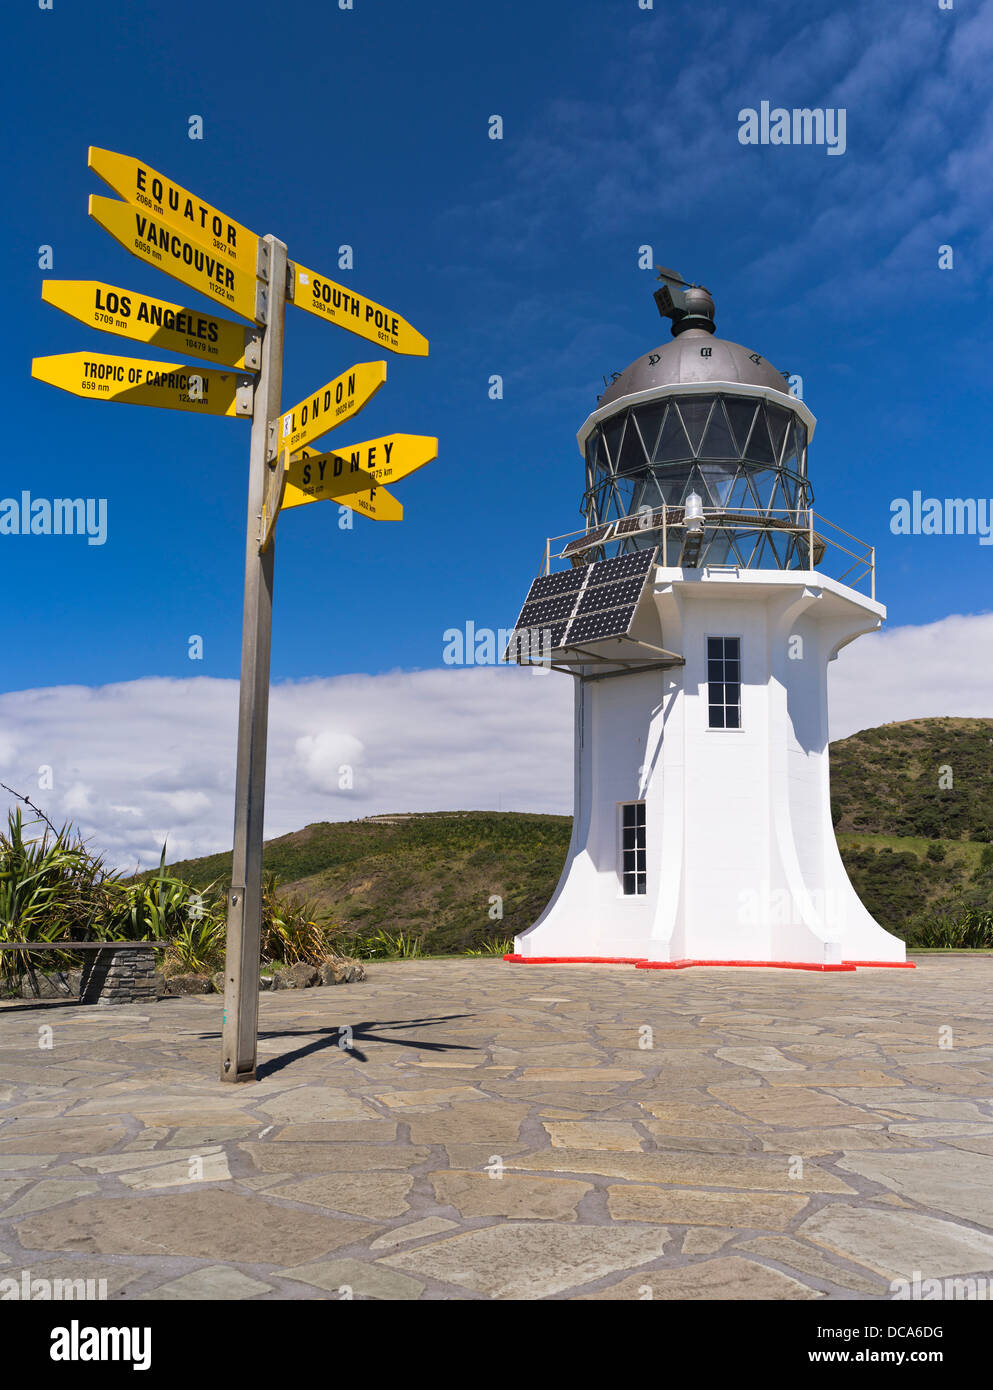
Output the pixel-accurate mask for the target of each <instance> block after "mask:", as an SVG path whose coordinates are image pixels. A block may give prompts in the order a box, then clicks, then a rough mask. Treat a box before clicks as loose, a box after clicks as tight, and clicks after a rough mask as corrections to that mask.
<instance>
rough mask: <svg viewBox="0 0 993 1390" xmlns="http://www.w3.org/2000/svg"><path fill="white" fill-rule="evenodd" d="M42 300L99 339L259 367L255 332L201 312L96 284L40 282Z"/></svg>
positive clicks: (89, 282)
mask: <svg viewBox="0 0 993 1390" xmlns="http://www.w3.org/2000/svg"><path fill="white" fill-rule="evenodd" d="M41 297H42V299H43V300H44V301H45V303H46V304H51V305H53V306H54V307H55V308H56V309H61V310H62V312H63V313H64V314H70V315H71V316H72V317H73V318H74V319H78V320H79V322H80V323H86V324H89V326H90V327H91V328H99V329H100V331H101V332H102V333H116V334H117V335H118V337H121V338H130V339H131V341H132V342H138V343H150V344H151V345H152V346H153V347H158V348H162V349H163V350H164V351H166V352H180V353H183V354H185V355H186V356H187V357H202V358H203V359H204V360H205V361H206V362H209V363H221V364H222V365H223V366H225V367H238V368H240V369H241V370H246V369H247V370H255V371H257V370H258V367H259V361H260V358H259V352H260V347H259V344H260V341H261V335H260V333H259V330H258V329H255V328H246V327H245V325H244V324H243V323H235V321H234V320H233V319H220V318H217V316H216V315H214V314H210V313H208V312H207V310H205V309H184V308H183V306H182V305H181V304H171V303H169V301H168V300H165V299H153V298H152V296H151V295H148V294H138V293H136V291H134V290H124V289H121V287H120V286H119V285H104V284H102V283H101V282H100V281H99V280H43V281H42V282H41Z"/></svg>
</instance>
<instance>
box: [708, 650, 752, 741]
mask: <svg viewBox="0 0 993 1390" xmlns="http://www.w3.org/2000/svg"><path fill="white" fill-rule="evenodd" d="M718 638H719V639H720V640H721V641H722V642H728V641H731V642H737V643H738V686H739V689H738V724H737V727H734V728H728V726H727V724H725V725H723V727H719V726H717V725H715V724H711V722H710V643H711V641H712V640H716V639H718ZM743 647H744V638H743V637H742V634H741V633H740V632H706V633H704V637H703V666H704V671H703V684H704V691H705V693H706V697H707V698H706V699H705V700H704V709H705V711H706V714H707V720H706V726H705V727H706V729H707V732H708V733H709V734H740V733H741V732H742V730H743V729H744V727H745V709H744V699H743V694H744V688H745V682H744V679H743V676H744V665H745V658H744V654H743V651H742V649H743ZM722 684H726V682H722ZM721 708H722V709H724V710H727V709H729V708H733V706H728V705H722V706H721Z"/></svg>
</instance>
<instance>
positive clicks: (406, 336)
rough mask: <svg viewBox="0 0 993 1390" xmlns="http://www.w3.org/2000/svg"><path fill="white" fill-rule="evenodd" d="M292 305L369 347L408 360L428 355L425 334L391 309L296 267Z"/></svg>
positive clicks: (305, 269) (311, 271) (301, 267)
mask: <svg viewBox="0 0 993 1390" xmlns="http://www.w3.org/2000/svg"><path fill="white" fill-rule="evenodd" d="M292 302H293V303H294V304H295V305H296V306H297V308H298V309H306V310H307V312H308V313H310V314H316V315H317V317H318V318H321V319H329V320H330V322H331V323H336V324H337V325H338V327H339V328H347V329H348V331H349V333H357V334H358V336H359V337H360V338H368V340H369V342H371V343H381V344H382V346H383V347H387V348H389V349H390V351H391V352H402V353H406V354H407V355H408V356H410V357H427V355H428V340H427V338H425V337H424V334H423V333H418V331H417V329H416V328H413V327H412V326H411V325H410V324H409V323H408V322H407V320H406V319H403V318H401V317H400V315H399V314H397V313H394V311H393V310H392V309H384V308H383V306H382V304H376V303H375V302H374V301H373V300H371V299H366V297H365V296H364V295H361V294H355V293H354V292H353V291H352V290H349V289H346V288H345V286H344V285H336V284H335V282H334V281H333V280H328V279H326V278H325V277H324V276H323V275H318V274H316V273H315V272H314V271H313V270H308V269H307V268H306V267H305V266H302V265H299V264H296V263H295V264H294V266H293V301H292Z"/></svg>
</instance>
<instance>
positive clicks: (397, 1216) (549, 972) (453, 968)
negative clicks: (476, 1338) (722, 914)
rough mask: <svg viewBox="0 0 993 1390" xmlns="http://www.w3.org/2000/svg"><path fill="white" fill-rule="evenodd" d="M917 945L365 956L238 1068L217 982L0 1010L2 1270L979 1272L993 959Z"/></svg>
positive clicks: (991, 1161)
mask: <svg viewBox="0 0 993 1390" xmlns="http://www.w3.org/2000/svg"><path fill="white" fill-rule="evenodd" d="M918 965H919V968H918V969H917V970H914V971H909V970H859V971H858V972H857V973H855V974H829V975H818V974H814V973H807V972H791V971H779V970H761V969H753V970H747V971H745V970H738V971H733V970H715V969H697V970H690V971H686V972H680V973H675V972H674V973H672V974H670V973H668V972H666V973H661V972H649V971H636V970H634V969H632V968H628V967H623V966H621V967H614V966H525V965H507V964H504V963H503V962H502V961H499V960H464V961H409V962H397V963H390V964H372V965H370V966H369V967H368V970H369V978H368V979H367V980H366V981H365V982H364V983H359V984H352V985H348V986H344V987H337V988H324V989H312V990H295V991H280V992H279V993H277V994H269V995H263V996H262V998H261V1001H260V1031H261V1045H260V1075H261V1078H262V1079H261V1080H260V1081H259V1082H258V1083H256V1084H251V1083H248V1084H244V1085H237V1086H236V1085H224V1084H222V1083H220V1082H219V1081H218V1080H216V1079H215V1078H216V1071H217V1066H218V1058H219V1052H220V1040H219V1032H218V1030H219V1025H220V1016H221V1000H220V999H219V998H218V997H217V996H216V995H212V996H205V997H195V998H170V999H161V1000H159V1001H158V1002H156V1003H154V1004H151V1005H143V1006H141V1007H140V1008H138V1007H122V1008H119V1009H100V1010H97V1009H94V1008H84V1007H81V1006H78V1005H74V1004H66V1003H62V1002H53V1003H51V1004H48V1003H45V1004H25V1003H21V1002H18V1003H11V1004H7V1005H4V1006H2V1007H0V1280H2V1279H4V1278H9V1277H11V1276H14V1277H17V1278H19V1277H20V1273H21V1271H22V1270H24V1269H29V1270H30V1271H31V1275H32V1277H46V1278H74V1279H75V1278H94V1279H101V1278H103V1279H106V1280H107V1290H108V1295H109V1297H111V1298H126V1299H140V1298H154V1299H163V1298H169V1299H258V1300H265V1299H274V1298H304V1299H306V1298H342V1297H347V1296H353V1297H356V1298H372V1299H391V1300H392V1299H417V1298H423V1299H547V1298H551V1299H559V1298H563V1299H581V1298H590V1299H644V1298H647V1297H654V1298H663V1299H709V1298H741V1299H784V1298H787V1299H830V1298H841V1299H850V1298H864V1299H886V1298H889V1297H891V1290H890V1281H891V1280H893V1279H897V1278H903V1279H912V1278H913V1277H914V1274H915V1272H917V1271H919V1272H920V1275H921V1277H923V1278H948V1277H964V1276H973V1277H975V1276H984V1277H990V1276H993V1103H991V1096H993V1033H991V1028H990V1014H991V999H993V959H991V958H989V957H984V958H973V959H969V958H961V957H945V958H936V957H931V958H927V957H924V958H920V959H919V961H918ZM47 1029H51V1034H49V1033H48V1032H47V1031H46V1030H47ZM340 1029H350V1030H351V1037H350V1041H351V1047H350V1048H346V1047H342V1046H341V1043H342V1042H348V1041H349V1035H348V1034H347V1033H340V1032H339V1030H340ZM48 1042H50V1043H51V1046H46V1044H47V1043H48ZM984 1287H985V1284H984V1283H983V1282H982V1281H979V1288H980V1290H982V1289H983V1288H984Z"/></svg>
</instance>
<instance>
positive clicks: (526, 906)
mask: <svg viewBox="0 0 993 1390" xmlns="http://www.w3.org/2000/svg"><path fill="white" fill-rule="evenodd" d="M570 832H571V821H570V818H569V817H568V816H531V815H518V814H515V813H511V812H502V813H501V812H497V811H456V812H442V813H436V814H432V815H418V816H400V815H397V816H379V817H374V818H372V819H370V820H359V821H337V822H331V823H328V822H324V823H322V824H318V825H308V826H307V827H306V829H304V830H297V831H295V832H294V833H293V834H291V835H283V836H281V837H280V838H279V839H278V840H270V841H268V842H267V844H266V847H265V856H264V864H265V868H266V869H267V870H270V871H272V872H273V873H275V874H277V875H278V877H279V879H280V891H281V892H287V891H288V892H290V893H296V894H298V895H299V896H301V897H305V898H307V899H308V900H312V901H313V902H314V903H315V904H316V905H317V906H318V908H319V909H321V910H324V911H327V912H330V913H331V914H332V915H333V917H334V920H335V921H336V922H339V923H340V924H341V925H342V926H343V927H344V929H345V930H346V932H349V933H355V934H357V935H362V936H366V935H369V934H371V933H373V932H375V931H376V930H378V929H383V930H386V931H389V932H391V933H395V932H405V933H408V932H409V933H413V934H414V935H415V936H417V937H420V938H422V941H423V949H424V950H425V951H427V952H429V953H445V952H449V951H462V950H465V949H466V948H468V947H481V946H483V945H484V944H485V943H486V942H487V941H488V940H492V939H493V938H495V937H496V938H506V937H512V936H513V935H514V934H515V932H518V931H520V930H521V929H522V928H523V927H526V926H529V925H530V924H531V923H532V922H533V921H534V919H535V918H536V917H537V916H538V914H539V912H540V911H541V909H542V908H543V907H544V906H545V903H546V902H547V901H548V899H549V898H550V897H551V895H552V891H553V890H554V888H555V885H556V883H557V882H558V877H559V873H560V872H561V869H562V864H563V862H564V860H565V854H566V849H567V847H568V844H569V835H570ZM171 872H174V873H175V874H177V875H178V876H181V877H183V878H186V879H188V880H189V881H190V882H192V883H194V884H195V885H196V886H197V887H203V886H205V885H206V884H207V883H208V882H210V881H211V880H212V879H222V880H223V881H225V882H227V881H229V878H230V873H231V856H230V854H223V855H222V854H218V855H211V856H210V857H208V858H206V859H191V860H187V861H186V862H184V863H182V864H176V865H173V867H172V870H171ZM494 896H495V897H499V898H500V899H501V900H502V902H501V903H500V904H497V903H492V902H491V901H490V899H491V898H492V897H494ZM498 909H499V910H502V913H503V916H502V918H500V917H491V916H490V913H491V912H494V911H497V910H498Z"/></svg>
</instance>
